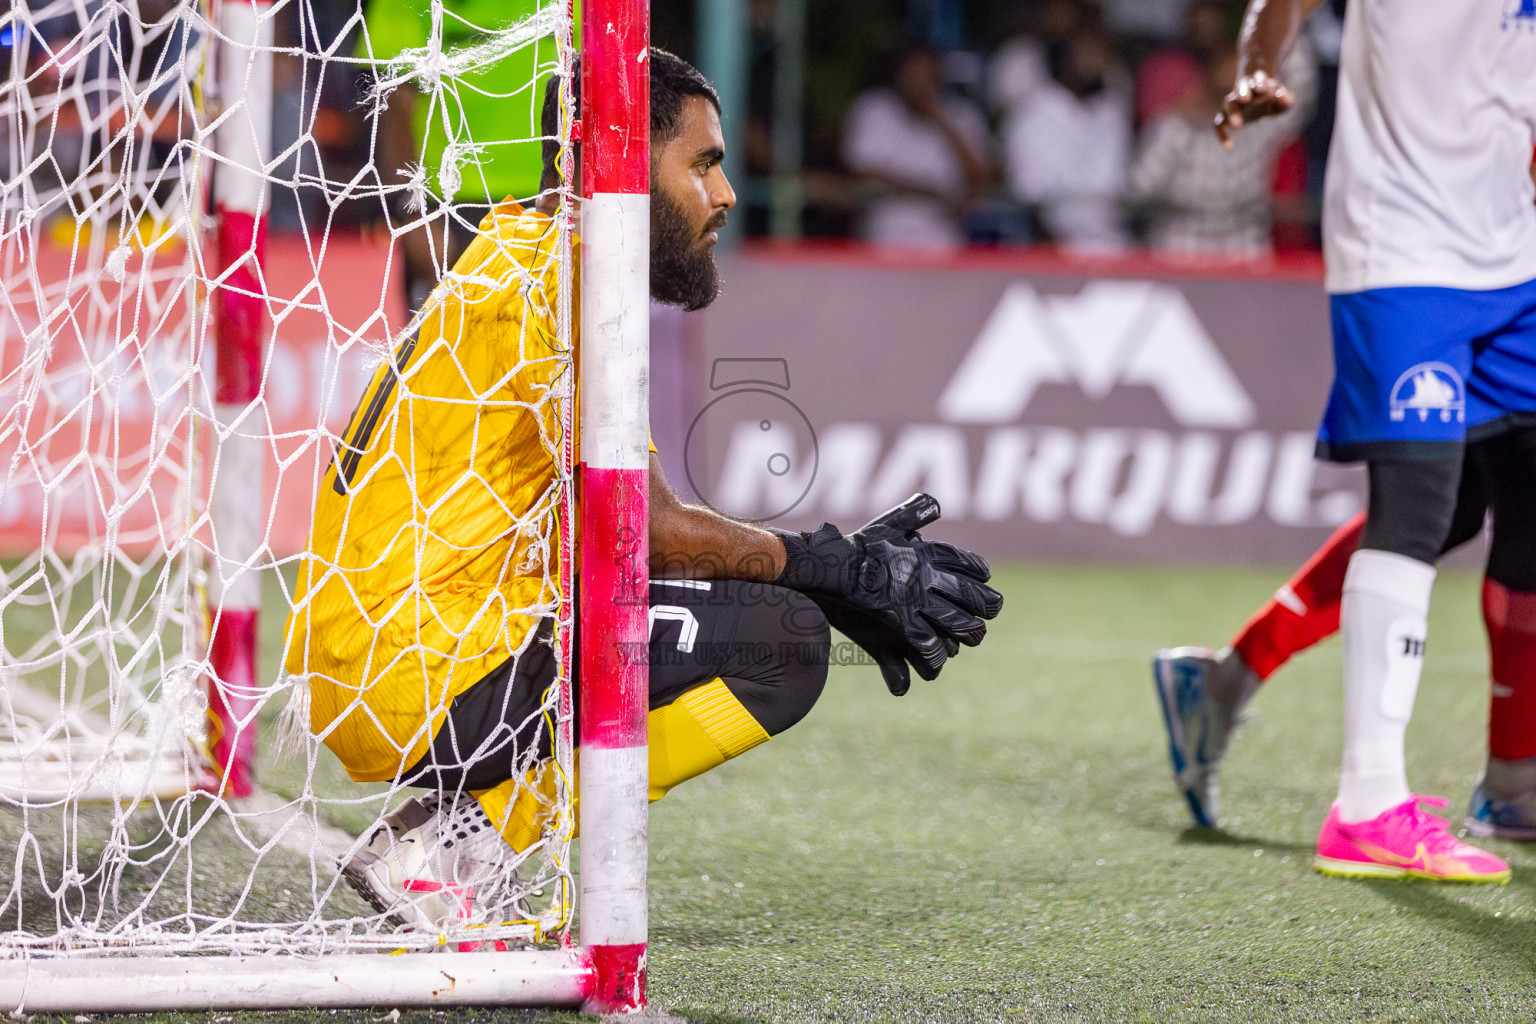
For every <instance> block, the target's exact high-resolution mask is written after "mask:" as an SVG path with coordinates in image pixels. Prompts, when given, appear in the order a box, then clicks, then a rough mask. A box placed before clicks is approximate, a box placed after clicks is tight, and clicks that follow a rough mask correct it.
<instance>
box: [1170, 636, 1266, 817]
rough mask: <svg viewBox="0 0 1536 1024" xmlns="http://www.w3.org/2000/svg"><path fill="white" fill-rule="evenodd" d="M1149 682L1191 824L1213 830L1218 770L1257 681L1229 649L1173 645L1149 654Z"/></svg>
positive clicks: (1218, 800)
mask: <svg viewBox="0 0 1536 1024" xmlns="http://www.w3.org/2000/svg"><path fill="white" fill-rule="evenodd" d="M1152 681H1153V684H1154V687H1155V688H1156V690H1157V698H1158V703H1159V704H1160V706H1161V707H1162V711H1163V727H1164V728H1165V729H1166V730H1167V731H1168V755H1169V759H1170V760H1171V761H1172V762H1173V780H1174V785H1176V786H1177V787H1178V788H1179V792H1180V793H1182V794H1183V796H1184V799H1185V801H1186V802H1187V803H1188V804H1189V812H1190V815H1191V817H1193V818H1194V821H1195V824H1196V825H1199V826H1201V827H1202V828H1215V827H1216V820H1217V818H1218V817H1219V815H1220V812H1221V784H1220V782H1219V781H1218V780H1217V772H1218V770H1219V769H1220V767H1221V759H1222V758H1223V757H1224V756H1225V755H1226V752H1227V745H1228V744H1229V743H1230V742H1231V740H1232V733H1233V732H1235V731H1236V729H1237V725H1238V722H1239V721H1240V719H1241V716H1242V710H1243V708H1244V707H1245V706H1246V705H1247V703H1248V701H1249V700H1250V699H1252V697H1253V694H1254V693H1255V692H1256V691H1257V690H1258V687H1259V679H1258V677H1257V676H1256V675H1254V673H1253V670H1252V669H1250V668H1249V667H1248V666H1247V664H1245V663H1244V662H1243V659H1242V657H1241V656H1240V655H1238V654H1237V653H1236V652H1235V651H1233V650H1232V649H1231V648H1225V649H1223V650H1221V651H1219V652H1218V651H1212V650H1210V649H1209V648H1205V647H1174V648H1171V649H1168V650H1163V651H1158V652H1157V654H1155V655H1154V656H1153V658H1152Z"/></svg>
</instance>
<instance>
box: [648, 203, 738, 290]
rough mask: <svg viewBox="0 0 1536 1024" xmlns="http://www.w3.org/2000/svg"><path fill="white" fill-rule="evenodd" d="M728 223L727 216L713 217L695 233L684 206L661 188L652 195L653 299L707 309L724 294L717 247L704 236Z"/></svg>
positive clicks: (721, 214)
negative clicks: (707, 242)
mask: <svg viewBox="0 0 1536 1024" xmlns="http://www.w3.org/2000/svg"><path fill="white" fill-rule="evenodd" d="M724 223H725V214H724V213H723V212H722V213H719V214H717V215H716V216H714V217H711V218H710V220H709V223H708V224H706V225H705V228H704V231H703V232H700V233H695V232H694V230H693V225H691V224H689V223H688V218H687V216H685V215H684V213H683V210H682V207H680V206H678V205H677V204H676V203H674V202H673V201H672V200H671V198H670V197H668V196H667V194H666V193H664V192H662V191H661V190H660V189H653V190H652V192H651V298H653V299H655V300H656V301H657V302H660V303H662V304H664V305H668V306H681V307H683V308H684V309H686V310H695V309H703V308H704V307H705V306H707V305H709V304H710V303H711V302H714V301H715V299H716V297H718V296H719V294H720V268H719V267H717V266H715V252H714V248H713V247H712V246H709V245H705V244H704V241H703V236H704V234H707V233H708V232H710V231H713V230H715V229H716V228H718V227H720V226H721V225H722V224H724Z"/></svg>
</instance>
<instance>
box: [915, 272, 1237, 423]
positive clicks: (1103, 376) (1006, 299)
mask: <svg viewBox="0 0 1536 1024" xmlns="http://www.w3.org/2000/svg"><path fill="white" fill-rule="evenodd" d="M1072 381H1075V382H1076V383H1077V384H1078V386H1079V387H1081V388H1082V389H1083V391H1084V393H1085V394H1087V395H1088V396H1089V397H1090V398H1103V397H1105V396H1106V395H1108V394H1109V393H1110V392H1111V391H1112V390H1114V388H1115V387H1116V386H1117V385H1120V384H1142V385H1146V386H1148V387H1150V388H1152V389H1153V390H1154V391H1156V392H1157V394H1158V397H1160V398H1161V399H1162V400H1163V404H1164V405H1166V406H1167V407H1168V411H1169V412H1170V413H1172V414H1173V418H1174V419H1175V420H1177V421H1178V422H1179V423H1180V424H1181V425H1183V426H1187V427H1216V428H1227V429H1235V428H1239V427H1245V426H1247V425H1248V424H1250V423H1252V422H1253V417H1254V408H1253V400H1252V399H1250V398H1249V397H1248V393H1247V392H1246V391H1244V390H1243V386H1242V384H1241V383H1240V382H1239V381H1238V379H1237V377H1236V376H1234V375H1233V373H1232V370H1231V368H1230V367H1228V366H1227V364H1226V361H1225V360H1224V359H1222V357H1221V352H1220V351H1218V350H1217V348H1216V343H1215V342H1213V341H1212V340H1211V337H1210V335H1208V334H1207V333H1206V332H1205V328H1204V327H1202V326H1201V324H1200V321H1199V320H1197V319H1196V318H1195V314H1194V312H1193V311H1192V310H1191V309H1190V308H1189V304H1188V303H1187V302H1186V301H1185V300H1184V296H1183V295H1182V294H1181V293H1180V292H1179V291H1178V289H1176V288H1172V287H1170V286H1168V285H1162V284H1154V283H1152V282H1150V281H1095V282H1091V283H1089V284H1087V285H1085V286H1084V287H1083V290H1082V291H1081V292H1079V293H1078V294H1077V295H1050V296H1046V297H1045V298H1043V299H1042V298H1041V297H1040V296H1039V295H1037V294H1036V293H1035V290H1034V289H1033V288H1031V287H1030V286H1029V285H1027V284H1014V285H1011V286H1010V287H1009V288H1008V290H1007V291H1006V292H1004V293H1003V298H1002V301H1000V302H999V303H998V304H997V309H995V310H993V311H992V316H991V317H990V318H988V320H987V322H986V325H985V326H984V327H982V329H981V334H980V335H978V336H977V338H976V342H975V344H974V345H972V346H971V350H970V352H968V353H967V354H966V357H965V359H964V361H963V362H961V364H960V368H959V369H958V370H956V371H955V375H954V377H953V378H951V380H950V382H949V386H948V387H946V388H945V389H944V394H943V395H941V396H940V398H939V414H940V415H941V416H942V417H943V418H944V419H946V420H948V421H949V422H951V423H1011V422H1013V421H1015V420H1017V419H1018V418H1019V416H1020V415H1022V414H1023V412H1024V409H1025V407H1027V406H1028V405H1029V401H1030V399H1031V398H1033V397H1034V394H1035V391H1036V390H1037V389H1038V388H1039V387H1040V385H1042V384H1064V383H1069V382H1072Z"/></svg>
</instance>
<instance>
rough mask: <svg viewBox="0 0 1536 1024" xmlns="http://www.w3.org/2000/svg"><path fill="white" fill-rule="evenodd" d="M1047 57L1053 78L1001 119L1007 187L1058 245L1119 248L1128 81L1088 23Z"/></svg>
mask: <svg viewBox="0 0 1536 1024" xmlns="http://www.w3.org/2000/svg"><path fill="white" fill-rule="evenodd" d="M1048 58H1049V62H1050V67H1051V80H1050V81H1048V82H1046V83H1045V84H1044V85H1042V86H1040V87H1039V88H1037V89H1035V90H1034V92H1033V93H1031V95H1030V96H1029V98H1028V99H1027V100H1026V101H1025V102H1024V103H1022V104H1021V105H1020V106H1019V107H1018V108H1016V109H1015V110H1014V111H1013V112H1012V113H1010V114H1009V116H1008V118H1007V120H1006V122H1005V123H1004V125H1003V154H1004V155H1003V159H1004V166H1005V172H1006V175H1007V180H1008V185H1009V187H1010V188H1011V189H1012V191H1013V194H1014V196H1015V198H1017V199H1018V200H1019V201H1020V202H1023V203H1025V204H1026V205H1029V206H1031V207H1032V208H1034V209H1035V210H1036V212H1037V214H1038V217H1039V221H1040V226H1041V227H1042V228H1043V229H1044V230H1045V232H1046V233H1047V235H1048V236H1049V237H1050V238H1051V239H1052V240H1053V241H1055V242H1056V243H1057V244H1059V245H1061V246H1063V247H1066V248H1069V249H1076V250H1080V251H1089V252H1114V251H1118V250H1120V249H1123V248H1124V247H1125V246H1126V244H1127V241H1128V238H1127V235H1126V232H1125V226H1124V223H1123V219H1122V217H1121V211H1120V201H1121V194H1122V192H1123V191H1124V189H1125V174H1126V167H1127V165H1128V163H1129V162H1130V152H1131V101H1130V95H1129V94H1130V89H1129V85H1128V83H1127V81H1126V78H1125V74H1124V72H1123V71H1122V70H1121V69H1120V68H1119V66H1118V64H1117V63H1116V61H1115V57H1114V53H1113V51H1112V50H1111V48H1110V45H1109V41H1108V39H1107V38H1106V37H1105V36H1104V32H1103V30H1102V29H1101V28H1100V27H1099V26H1098V25H1096V24H1093V23H1091V22H1090V23H1087V24H1084V25H1080V26H1079V27H1078V28H1077V29H1076V30H1074V31H1073V33H1072V35H1071V36H1070V37H1069V38H1068V39H1067V40H1066V42H1065V43H1063V44H1062V45H1060V46H1057V47H1052V48H1051V50H1050V52H1049V54H1048Z"/></svg>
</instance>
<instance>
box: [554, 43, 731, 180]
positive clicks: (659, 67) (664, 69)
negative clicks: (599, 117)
mask: <svg viewBox="0 0 1536 1024" xmlns="http://www.w3.org/2000/svg"><path fill="white" fill-rule="evenodd" d="M650 63H651V144H652V145H653V146H655V145H665V144H666V143H668V142H671V141H672V140H673V139H675V138H677V136H678V135H679V134H680V133H681V132H682V130H683V101H684V100H685V99H687V98H688V97H689V96H702V97H704V98H705V99H706V100H708V101H709V102H710V104H711V105H712V106H713V107H714V108H715V113H717V114H718V113H719V112H720V94H719V93H717V92H716V91H715V87H714V86H713V85H711V84H710V81H709V79H707V78H705V77H704V76H703V75H702V74H700V73H699V69H698V68H696V67H694V66H693V65H692V64H689V63H688V62H687V61H685V60H683V58H681V57H679V56H677V54H675V53H669V52H668V51H666V50H663V49H661V48H660V47H656V46H653V47H651V61H650ZM571 100H572V105H573V106H574V107H575V109H574V110H573V111H572V113H574V114H575V116H577V117H580V116H581V57H580V56H577V58H576V61H575V63H574V64H573V65H572V66H571ZM539 129H540V133H541V134H542V135H543V136H544V174H543V178H542V180H541V181H540V187H541V188H546V189H548V188H554V187H555V186H556V185H558V184H559V183H560V167H559V162H560V139H559V136H560V76H559V75H551V76H550V78H549V81H548V82H546V83H544V108H543V111H542V112H541V115H540V124H539Z"/></svg>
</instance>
